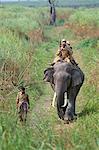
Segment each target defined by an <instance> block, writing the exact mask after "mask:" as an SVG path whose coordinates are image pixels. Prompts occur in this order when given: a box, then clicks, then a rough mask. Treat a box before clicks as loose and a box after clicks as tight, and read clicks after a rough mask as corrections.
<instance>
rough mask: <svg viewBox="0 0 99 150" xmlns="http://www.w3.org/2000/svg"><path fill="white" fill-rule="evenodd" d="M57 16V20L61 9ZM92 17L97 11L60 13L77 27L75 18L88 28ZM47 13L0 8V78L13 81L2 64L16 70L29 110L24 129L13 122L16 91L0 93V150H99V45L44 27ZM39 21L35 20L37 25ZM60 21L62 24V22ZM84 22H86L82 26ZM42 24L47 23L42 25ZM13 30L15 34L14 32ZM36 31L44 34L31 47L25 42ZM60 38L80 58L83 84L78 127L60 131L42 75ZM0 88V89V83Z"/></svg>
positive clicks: (61, 126) (64, 127) (63, 30)
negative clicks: (64, 39) (71, 44)
mask: <svg viewBox="0 0 99 150" xmlns="http://www.w3.org/2000/svg"><path fill="white" fill-rule="evenodd" d="M57 11H58V14H59V15H60V16H62V9H58V10H57ZM92 11H93V12H95V13H96V12H97V11H98V10H95V9H89V10H88V9H84V10H81V9H77V10H74V9H73V10H72V9H69V10H66V12H65V10H64V13H65V15H64V16H65V17H66V15H67V14H68V16H67V18H68V22H69V23H71V20H73V17H74V21H73V22H74V23H77V22H76V21H75V20H76V19H75V16H76V15H77V16H78V14H79V19H80V21H78V24H80V22H84V19H83V18H82V14H84V17H85V19H86V24H89V23H88V22H89V20H91V19H93V16H92V15H91V16H90V14H92ZM79 12H80V13H79ZM43 13H44V16H43V15H42V14H43ZM46 13H47V8H39V9H36V8H26V7H17V6H13V7H12V6H5V7H4V8H0V14H1V15H0V20H1V22H0V23H1V24H0V27H1V28H0V70H1V73H0V75H1V76H3V77H5V82H7V81H6V79H8V77H11V76H10V75H14V73H15V72H13V68H12V69H11V70H10V71H9V70H7V71H6V72H5V71H4V72H3V69H2V68H3V64H5V62H6V64H7V65H8V64H9V65H8V66H10V67H11V66H13V65H12V64H14V66H17V67H16V68H19V70H17V69H16V72H17V71H18V72H19V73H18V74H17V77H18V84H19V83H22V84H25V86H26V91H27V93H28V94H29V97H30V104H31V106H30V107H31V108H30V112H29V113H28V120H27V123H26V124H25V125H23V124H21V123H20V122H18V120H17V113H16V106H15V98H16V94H17V92H18V91H17V86H15V87H13V86H12V88H13V89H12V90H9V93H7V94H6V93H5V92H4V93H3V91H2V90H0V94H1V95H0V99H1V101H0V146H1V147H0V149H1V150H9V149H10V150H23V149H24V150H32V149H33V150H53V149H56V150H62V149H63V150H64V149H67V150H68V149H70V150H80V149H82V150H87V149H88V150H89V149H90V150H93V149H94V150H98V149H99V129H98V126H99V113H98V109H99V108H98V107H99V105H98V99H99V93H98V84H97V82H98V81H97V80H96V81H95V77H96V79H98V74H99V72H97V71H96V70H99V65H98V60H99V52H98V48H99V46H98V45H99V44H98V43H99V39H97V38H96V39H94V38H88V39H82V37H76V35H75V34H74V32H73V30H72V28H69V29H68V28H66V27H65V26H56V27H52V26H48V24H47V21H48V17H47V16H48V13H47V14H46ZM85 14H86V15H85ZM39 15H40V20H39V21H38V18H39ZM65 17H63V19H64V21H65V22H67V19H66V18H65ZM87 17H88V18H90V19H89V20H87ZM21 18H22V20H21ZM34 18H35V21H34ZM60 18H61V17H59V18H58V19H60ZM69 18H70V19H69ZM81 18H82V21H81ZM79 19H78V20H79ZM43 20H44V21H45V20H46V21H45V22H44V24H43ZM87 21H88V22H87ZM27 22H28V23H29V24H27ZM38 22H39V23H38ZM94 22H96V24H98V21H97V18H96V19H94ZM21 23H22V24H21ZM84 23H85V22H84ZM2 24H3V26H2ZM35 25H36V26H35ZM59 25H60V23H59ZM17 27H19V28H18V29H17ZM35 28H37V29H38V28H41V29H42V30H43V32H44V39H43V41H41V42H39V43H38V41H37V42H36V41H35V42H33V41H32V42H31V41H30V40H27V38H26V37H25V35H27V36H28V32H30V31H31V30H34V29H35ZM13 30H14V32H13ZM19 32H21V33H22V36H19V35H20V34H19ZM32 33H33V32H32ZM63 37H66V38H67V39H69V40H70V41H71V43H73V47H74V45H75V47H74V48H75V49H74V53H77V52H78V53H79V55H80V56H82V59H80V63H82V62H83V66H82V67H83V70H84V73H85V84H84V86H83V88H82V90H81V93H80V95H79V96H78V101H77V107H78V108H77V111H80V112H81V113H80V114H79V117H78V119H77V121H75V122H74V123H71V124H69V125H64V124H63V122H60V121H58V119H57V113H56V110H54V109H52V108H50V106H49V105H50V104H49V100H50V99H51V98H49V97H48V95H49V96H50V97H52V95H53V93H52V91H51V90H50V88H49V86H47V85H46V84H45V83H44V82H43V80H42V79H43V70H44V69H45V68H46V67H48V66H49V64H50V63H51V62H52V61H53V57H54V54H55V50H56V49H57V47H58V44H59V40H60V39H61V38H63ZM77 49H79V51H77ZM79 55H78V57H79ZM96 66H97V67H96ZM8 72H9V74H8ZM10 73H12V74H10ZM94 73H95V75H94ZM9 79H10V78H9ZM26 81H27V82H26ZM5 82H4V83H5ZM8 85H9V82H8ZM96 85H97V86H96ZM0 87H2V85H1V80H0ZM6 87H7V86H6ZM5 90H6V89H5ZM2 93H3V94H2ZM2 96H4V99H2ZM46 102H48V105H47V106H45V104H46ZM81 110H82V111H81Z"/></svg>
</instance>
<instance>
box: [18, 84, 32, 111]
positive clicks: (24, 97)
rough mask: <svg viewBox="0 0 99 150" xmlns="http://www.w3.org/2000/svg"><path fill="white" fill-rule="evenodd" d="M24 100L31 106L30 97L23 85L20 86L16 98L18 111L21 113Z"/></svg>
mask: <svg viewBox="0 0 99 150" xmlns="http://www.w3.org/2000/svg"><path fill="white" fill-rule="evenodd" d="M23 102H26V103H27V104H28V108H30V102H29V97H28V95H27V94H26V93H25V88H24V87H23V86H21V87H20V88H19V92H18V95H17V98H16V107H17V110H18V113H20V110H21V108H20V106H21V104H22V103H23Z"/></svg>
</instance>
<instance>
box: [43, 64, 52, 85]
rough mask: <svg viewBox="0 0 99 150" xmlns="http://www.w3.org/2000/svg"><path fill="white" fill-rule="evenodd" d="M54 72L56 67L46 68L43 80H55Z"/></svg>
mask: <svg viewBox="0 0 99 150" xmlns="http://www.w3.org/2000/svg"><path fill="white" fill-rule="evenodd" d="M53 74H54V68H53V67H49V68H47V69H45V70H44V78H43V80H44V81H46V82H50V83H52V82H53Z"/></svg>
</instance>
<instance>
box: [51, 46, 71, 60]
mask: <svg viewBox="0 0 99 150" xmlns="http://www.w3.org/2000/svg"><path fill="white" fill-rule="evenodd" d="M72 54H73V51H72V50H71V49H70V48H69V47H67V46H66V47H65V48H62V47H61V48H60V49H59V50H58V51H57V53H56V57H55V59H54V63H55V62H57V61H59V60H65V61H67V62H68V61H70V60H71V59H72Z"/></svg>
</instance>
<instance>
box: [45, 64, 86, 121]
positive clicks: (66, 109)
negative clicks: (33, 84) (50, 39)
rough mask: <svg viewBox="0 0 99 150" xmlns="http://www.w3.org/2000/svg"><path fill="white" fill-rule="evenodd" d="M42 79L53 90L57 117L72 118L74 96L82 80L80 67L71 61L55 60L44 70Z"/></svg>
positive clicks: (82, 75)
mask: <svg viewBox="0 0 99 150" xmlns="http://www.w3.org/2000/svg"><path fill="white" fill-rule="evenodd" d="M44 80H45V81H46V82H50V84H51V86H52V87H53V89H54V91H55V93H54V98H53V101H54V100H55V99H56V101H57V112H58V116H59V118H60V119H63V120H66V121H67V120H69V121H71V120H73V119H74V116H75V102H76V97H77V95H78V92H79V90H80V88H81V86H82V84H83V82H84V74H83V72H82V71H81V69H80V68H79V67H78V66H74V65H72V64H71V63H66V62H57V63H56V64H55V65H54V66H53V67H49V68H47V69H46V70H45V71H44ZM66 101H67V102H66Z"/></svg>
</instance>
